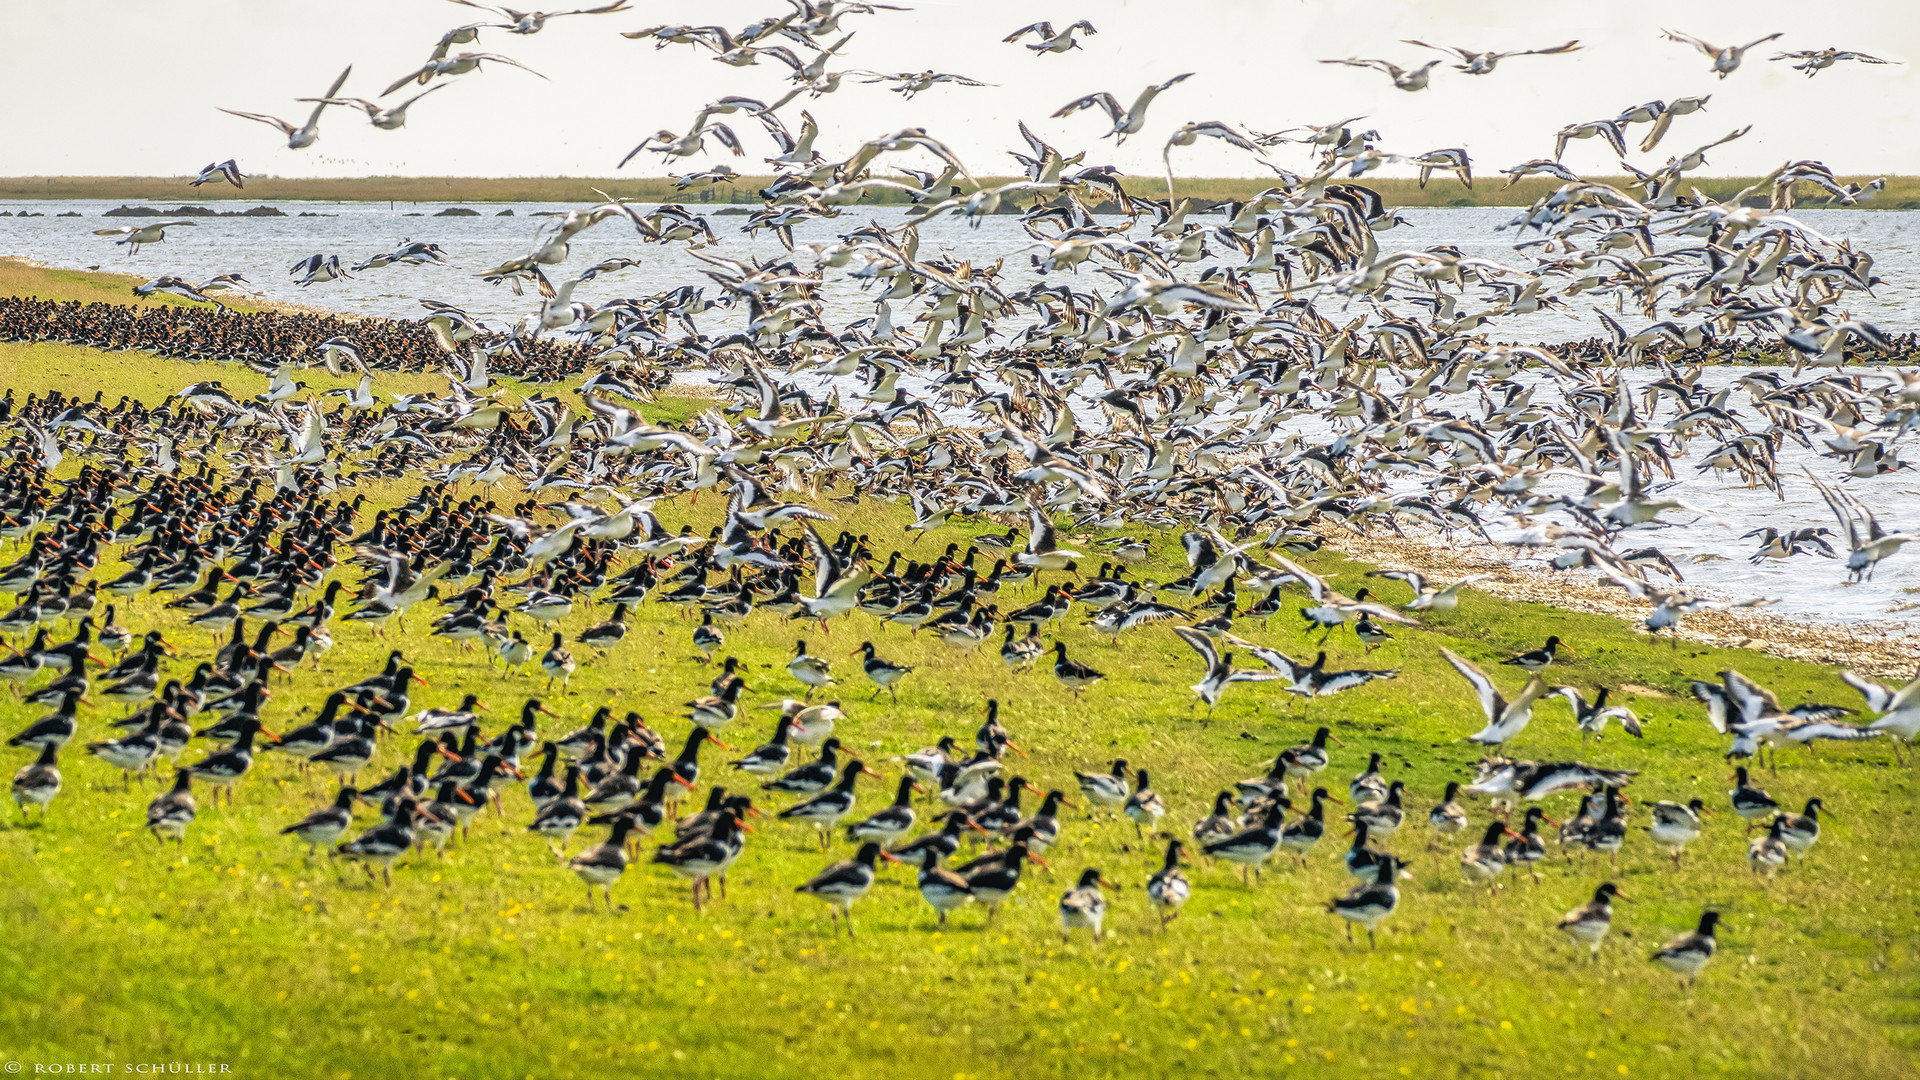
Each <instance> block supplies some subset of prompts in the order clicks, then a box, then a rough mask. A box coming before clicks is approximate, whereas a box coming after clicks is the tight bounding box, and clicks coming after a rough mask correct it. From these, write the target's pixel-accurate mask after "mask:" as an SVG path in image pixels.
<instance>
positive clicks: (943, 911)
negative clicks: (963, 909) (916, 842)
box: [918, 810, 973, 926]
mask: <svg viewBox="0 0 1920 1080" xmlns="http://www.w3.org/2000/svg"><path fill="white" fill-rule="evenodd" d="M954 813H955V814H956V815H958V816H960V817H962V818H964V817H965V815H963V814H960V812H959V811H957V810H956V811H954ZM950 820H951V819H950ZM918 885H919V889H920V896H921V897H922V898H923V899H925V900H926V902H927V903H928V904H931V905H932V906H933V910H934V912H935V913H937V914H938V915H939V916H940V922H939V925H941V926H945V925H947V913H948V912H951V911H953V910H954V909H955V908H958V907H960V906H962V905H964V904H968V903H972V902H973V886H972V885H971V884H969V883H968V882H967V879H966V878H963V877H961V876H960V875H959V874H956V873H954V872H953V871H951V870H948V869H946V868H945V867H942V866H941V865H940V853H939V852H938V851H936V850H934V849H933V848H931V847H929V848H927V849H925V850H924V851H923V853H922V854H921V857H920V875H919V880H918Z"/></svg>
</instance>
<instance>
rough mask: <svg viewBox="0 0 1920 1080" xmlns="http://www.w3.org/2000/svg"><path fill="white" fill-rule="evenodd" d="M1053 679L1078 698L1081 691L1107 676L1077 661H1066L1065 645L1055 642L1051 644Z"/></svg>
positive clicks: (1064, 643)
mask: <svg viewBox="0 0 1920 1080" xmlns="http://www.w3.org/2000/svg"><path fill="white" fill-rule="evenodd" d="M1053 677H1054V678H1056V679H1058V680H1060V685H1061V686H1064V687H1066V688H1067V689H1068V690H1071V691H1073V696H1074V697H1075V698H1078V697H1079V696H1080V694H1081V693H1082V692H1083V691H1085V690H1086V689H1087V688H1089V687H1091V686H1093V685H1094V684H1095V683H1098V682H1100V681H1101V680H1102V679H1105V678H1106V677H1107V676H1106V673H1105V672H1101V671H1095V670H1094V669H1093V668H1091V667H1089V666H1088V665H1086V664H1083V663H1081V662H1080V661H1078V660H1069V659H1067V643H1066V642H1064V641H1056V642H1054V643H1053Z"/></svg>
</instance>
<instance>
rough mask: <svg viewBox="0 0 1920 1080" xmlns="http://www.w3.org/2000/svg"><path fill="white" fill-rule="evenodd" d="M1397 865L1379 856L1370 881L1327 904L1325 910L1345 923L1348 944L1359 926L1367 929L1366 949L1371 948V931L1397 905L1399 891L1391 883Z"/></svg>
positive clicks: (1392, 858) (1395, 862)
mask: <svg viewBox="0 0 1920 1080" xmlns="http://www.w3.org/2000/svg"><path fill="white" fill-rule="evenodd" d="M1399 865H1400V864H1399V861H1398V860H1396V859H1395V858H1394V857H1393V856H1391V855H1382V856H1380V861H1379V863H1378V865H1377V867H1376V869H1375V871H1374V873H1375V877H1374V879H1373V881H1371V882H1369V883H1367V884H1363V885H1361V886H1359V887H1358V888H1356V889H1354V890H1353V891H1352V892H1350V893H1348V894H1347V895H1345V896H1342V897H1340V898H1338V899H1335V900H1329V901H1328V902H1327V910H1328V911H1330V912H1332V913H1333V914H1335V915H1338V916H1340V917H1341V918H1342V919H1345V920H1347V940H1348V941H1352V940H1353V924H1354V923H1360V924H1361V925H1363V926H1365V927H1366V928H1367V948H1369V949H1372V948H1374V940H1373V933H1374V930H1375V929H1376V928H1377V927H1379V925H1380V923H1381V922H1382V921H1383V920H1384V919H1386V917H1387V916H1389V915H1391V914H1393V912H1394V909H1396V908H1398V907H1399V906H1400V888H1399V886H1397V885H1395V884H1394V881H1393V875H1394V872H1395V871H1396V870H1397V869H1399Z"/></svg>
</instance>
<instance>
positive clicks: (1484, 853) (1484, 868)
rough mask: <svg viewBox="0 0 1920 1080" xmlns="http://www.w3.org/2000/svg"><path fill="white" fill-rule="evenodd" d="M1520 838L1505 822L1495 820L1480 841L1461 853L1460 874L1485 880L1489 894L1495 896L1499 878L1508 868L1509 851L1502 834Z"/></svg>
mask: <svg viewBox="0 0 1920 1080" xmlns="http://www.w3.org/2000/svg"><path fill="white" fill-rule="evenodd" d="M1503 835H1504V836H1510V837H1512V838H1513V839H1515V840H1518V839H1520V834H1519V833H1517V832H1514V831H1513V829H1512V828H1511V827H1509V826H1508V825H1507V824H1506V823H1505V822H1501V821H1495V822H1491V823H1489V824H1488V825H1487V832H1486V835H1485V836H1482V837H1481V838H1480V842H1479V843H1477V844H1475V845H1473V846H1472V847H1469V848H1467V849H1466V850H1465V851H1462V852H1461V853H1460V874H1461V876H1462V877H1464V878H1466V879H1467V880H1468V881H1470V882H1475V883H1479V882H1485V883H1486V886H1487V895H1488V896H1493V895H1494V894H1495V893H1496V892H1497V891H1498V890H1499V888H1500V886H1499V883H1498V879H1499V877H1500V875H1501V874H1504V873H1506V870H1507V853H1506V850H1505V849H1504V848H1502V847H1501V846H1500V837H1501V836H1503Z"/></svg>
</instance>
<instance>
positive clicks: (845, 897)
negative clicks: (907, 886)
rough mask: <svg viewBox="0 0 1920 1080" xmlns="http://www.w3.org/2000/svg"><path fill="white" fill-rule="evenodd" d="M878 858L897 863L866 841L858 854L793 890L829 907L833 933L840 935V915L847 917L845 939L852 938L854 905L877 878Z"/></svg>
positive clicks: (877, 845) (871, 842)
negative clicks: (876, 864) (818, 900)
mask: <svg viewBox="0 0 1920 1080" xmlns="http://www.w3.org/2000/svg"><path fill="white" fill-rule="evenodd" d="M880 859H886V860H887V861H889V862H899V861H900V860H898V859H896V858H894V857H893V856H892V855H890V854H888V853H887V852H885V851H882V850H881V848H880V845H879V844H877V843H875V842H873V841H871V840H869V841H867V842H866V843H864V844H862V845H860V851H859V853H858V854H856V855H855V856H854V857H853V858H851V859H845V860H842V861H841V862H837V863H834V864H833V865H832V866H829V867H827V868H826V869H825V870H822V871H820V873H818V874H816V875H814V876H813V878H812V879H811V880H809V881H807V882H806V883H805V884H803V885H798V886H795V887H794V890H793V891H794V892H796V893H805V894H807V895H808V896H817V897H819V898H820V899H822V900H825V901H826V902H827V904H828V905H829V906H828V908H827V910H828V912H829V913H830V914H831V915H832V917H833V933H834V935H835V936H836V937H837V936H838V935H839V933H840V916H841V915H843V914H844V915H845V916H846V917H847V937H849V938H851V937H853V902H854V901H855V900H858V899H860V898H861V897H863V896H865V895H867V890H868V889H871V888H873V879H874V878H875V877H877V876H879V869H878V868H877V867H876V866H875V863H876V862H877V861H878V860H880Z"/></svg>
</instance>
